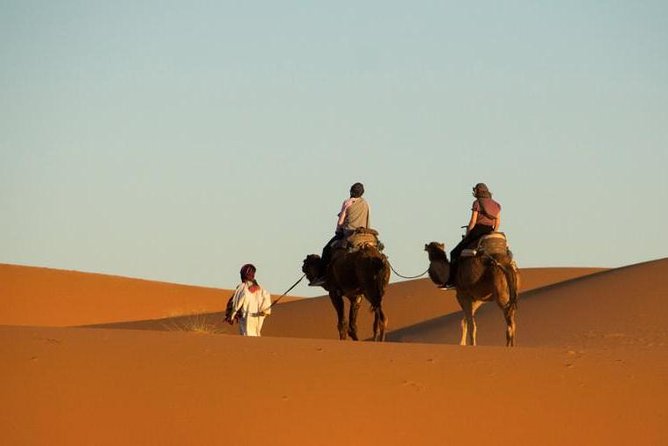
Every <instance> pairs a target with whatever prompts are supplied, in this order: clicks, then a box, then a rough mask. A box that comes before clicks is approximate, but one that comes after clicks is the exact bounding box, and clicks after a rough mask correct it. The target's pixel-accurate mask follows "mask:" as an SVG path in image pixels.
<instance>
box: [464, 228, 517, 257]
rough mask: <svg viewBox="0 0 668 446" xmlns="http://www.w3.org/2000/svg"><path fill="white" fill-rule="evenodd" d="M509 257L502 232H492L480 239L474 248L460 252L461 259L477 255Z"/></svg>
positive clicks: (506, 243)
mask: <svg viewBox="0 0 668 446" xmlns="http://www.w3.org/2000/svg"><path fill="white" fill-rule="evenodd" d="M483 254H487V255H494V254H502V255H509V254H510V250H509V249H508V241H507V240H506V234H504V233H503V232H492V233H491V234H487V235H484V236H482V237H480V239H479V240H478V242H477V243H476V244H475V246H474V247H472V248H469V249H465V250H463V251H462V254H461V256H462V257H475V256H477V255H483Z"/></svg>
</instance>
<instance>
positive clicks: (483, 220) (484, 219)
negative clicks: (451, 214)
mask: <svg viewBox="0 0 668 446" xmlns="http://www.w3.org/2000/svg"><path fill="white" fill-rule="evenodd" d="M479 200H480V201H482V206H483V208H485V213H487V215H489V216H491V217H492V218H490V217H488V216H487V215H485V213H483V212H482V210H481V209H480V203H479ZM471 210H472V211H474V212H477V213H478V219H477V220H476V224H477V225H486V226H495V222H496V218H498V216H499V214H501V205H500V204H499V203H497V202H496V201H494V200H492V199H491V198H479V199H478V200H476V201H474V202H473V206H472V207H471Z"/></svg>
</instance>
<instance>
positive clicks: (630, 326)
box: [390, 259, 668, 348]
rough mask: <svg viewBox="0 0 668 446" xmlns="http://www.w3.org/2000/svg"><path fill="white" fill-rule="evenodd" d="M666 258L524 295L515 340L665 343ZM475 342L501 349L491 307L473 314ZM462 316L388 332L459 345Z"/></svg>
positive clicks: (500, 329)
mask: <svg viewBox="0 0 668 446" xmlns="http://www.w3.org/2000/svg"><path fill="white" fill-rule="evenodd" d="M667 298H668V259H662V260H656V261H652V262H647V263H641V264H638V265H632V266H628V267H625V268H619V269H614V270H610V271H603V272H599V273H596V274H592V275H588V276H585V277H581V278H576V279H572V280H567V281H564V282H561V283H558V284H555V285H552V286H548V287H545V288H540V289H534V290H533V291H528V292H525V293H522V294H521V296H520V301H519V308H518V313H517V324H518V331H517V342H518V345H521V346H530V347H567V348H589V347H607V346H611V345H632V346H636V347H643V346H650V347H651V346H666V345H668V327H667V326H666V322H668V311H666V308H667V306H666V299H667ZM476 319H477V322H478V343H479V344H480V345H504V344H505V322H504V320H503V316H502V313H501V311H500V310H499V309H498V308H497V307H496V305H494V304H491V303H490V304H486V305H484V306H483V307H482V308H481V309H480V310H479V311H478V314H477V317H476ZM460 320H461V314H450V315H444V316H442V317H439V318H437V319H434V320H430V321H426V322H423V323H420V324H416V325H414V326H412V327H409V328H405V329H403V330H398V331H395V332H394V333H392V335H391V336H390V338H391V340H393V341H398V342H436V343H443V342H445V343H452V344H454V343H459V339H460V326H459V324H460Z"/></svg>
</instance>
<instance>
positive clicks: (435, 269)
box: [424, 242, 519, 347]
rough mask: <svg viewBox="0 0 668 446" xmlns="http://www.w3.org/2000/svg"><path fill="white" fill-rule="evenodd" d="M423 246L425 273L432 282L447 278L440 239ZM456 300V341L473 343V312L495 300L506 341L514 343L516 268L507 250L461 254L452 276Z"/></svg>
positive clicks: (447, 265) (442, 245) (446, 260)
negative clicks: (458, 317)
mask: <svg viewBox="0 0 668 446" xmlns="http://www.w3.org/2000/svg"><path fill="white" fill-rule="evenodd" d="M424 250H425V251H427V253H428V255H429V277H430V278H431V280H432V281H433V282H434V283H435V284H436V285H439V286H441V285H443V284H444V283H445V281H446V280H447V278H448V277H447V274H448V271H449V269H450V262H449V261H448V257H447V255H446V253H445V245H444V244H443V243H437V242H431V243H429V244H428V245H425V247H424ZM455 285H456V289H457V301H458V302H459V306H460V307H461V308H462V311H463V312H464V317H463V318H462V322H461V327H462V337H461V340H460V342H459V344H460V345H467V344H470V345H477V340H476V331H477V327H476V322H475V313H476V311H477V310H478V308H480V306H481V305H482V304H483V303H485V302H489V301H495V302H496V303H497V305H498V306H499V307H500V308H501V310H502V311H503V316H504V317H505V319H506V345H507V346H508V347H512V346H514V345H515V311H516V310H517V291H518V288H519V272H518V271H517V267H516V266H515V263H514V262H513V260H512V257H511V255H510V254H509V253H502V254H484V253H483V254H481V253H478V254H477V255H474V256H462V257H460V259H459V265H458V268H457V276H456V277H455Z"/></svg>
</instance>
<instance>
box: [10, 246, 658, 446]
mask: <svg viewBox="0 0 668 446" xmlns="http://www.w3.org/2000/svg"><path fill="white" fill-rule="evenodd" d="M522 282H523V292H522V294H521V296H520V302H519V309H518V332H517V342H518V347H515V348H512V349H509V348H506V347H502V346H501V345H502V344H503V343H504V341H505V337H504V327H503V321H502V317H501V312H500V311H499V310H498V308H495V307H494V305H493V304H488V305H486V306H484V307H483V308H482V309H481V310H480V312H479V317H478V326H479V332H478V341H479V343H480V346H478V347H460V346H458V345H456V344H457V343H458V341H459V332H458V330H459V318H460V315H459V314H458V307H457V304H456V301H455V299H454V292H452V291H440V290H437V289H436V288H434V286H433V285H431V284H430V282H429V281H428V280H424V279H422V280H416V281H408V282H401V283H396V284H392V285H390V288H389V290H388V293H387V295H386V298H385V301H384V307H385V310H386V312H387V314H388V317H389V323H390V326H389V330H390V332H389V335H388V337H389V339H390V340H393V341H394V342H387V343H384V344H376V343H371V342H357V343H355V342H352V341H338V340H336V339H335V338H336V328H335V323H336V322H335V316H334V311H333V309H332V308H331V305H330V303H329V301H328V299H327V298H326V297H322V298H313V299H300V300H296V301H291V302H285V303H283V302H281V303H279V304H278V305H276V306H275V307H274V313H273V314H272V316H270V317H269V318H268V319H267V323H266V328H265V330H264V332H263V334H264V335H265V336H264V337H263V338H255V339H254V338H243V337H241V336H238V335H236V328H237V327H229V326H227V325H225V324H223V323H221V313H220V311H222V308H223V306H224V304H225V301H226V299H227V297H228V296H229V293H230V291H229V290H217V289H207V288H200V287H188V286H183V285H173V284H165V283H155V282H148V281H141V280H136V279H127V278H120V277H110V276H103V275H96V274H83V273H76V272H69V271H58V270H49V269H43V268H28V267H19V266H12V265H0V296H1V297H0V298H1V299H2V307H0V324H4V326H0V359H1V361H2V362H1V363H2V364H3V379H2V380H1V384H0V395H2V397H1V398H2V399H1V400H0V401H1V402H2V404H0V442H1V443H2V444H30V445H32V444H40V445H41V444H44V445H54V444H114V445H117V444H174V445H181V444H207V443H209V444H235V445H246V444H266V445H301V444H305V445H306V444H308V445H311V444H318V445H335V444H336V445H341V444H346V445H370V444H383V445H400V444H401V445H405V444H415V445H418V444H453V443H466V444H483V443H486V444H501V445H504V444H509V445H510V444H512V445H517V444H541V445H551V444H560V445H561V444H595V445H610V444H613V445H617V444H618V445H623V444H652V445H654V444H668V416H667V415H666V410H665V405H666V403H665V401H666V397H667V396H668V379H667V378H666V377H668V343H667V341H668V329H666V327H668V305H667V304H666V298H668V259H661V260H657V261H653V262H647V263H642V264H638V265H631V266H628V267H624V268H618V269H612V270H605V271H604V270H600V269H586V268H544V269H538V268H537V269H524V270H522ZM231 286H232V284H231ZM190 313H199V315H189V316H181V317H170V316H174V315H183V314H190ZM370 321H371V317H370V315H369V313H368V311H362V312H361V317H360V321H359V326H360V331H361V333H362V335H363V336H370V335H371V327H370V325H371V323H370ZM83 325H95V326H97V327H103V328H81V327H78V328H71V327H70V328H68V327H65V326H83ZM112 328H114V329H112ZM128 328H133V329H128ZM199 329H202V330H205V331H208V333H202V332H198V331H197V330H199ZM184 330H190V331H184ZM228 333H229V334H228ZM231 333H234V335H231Z"/></svg>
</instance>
